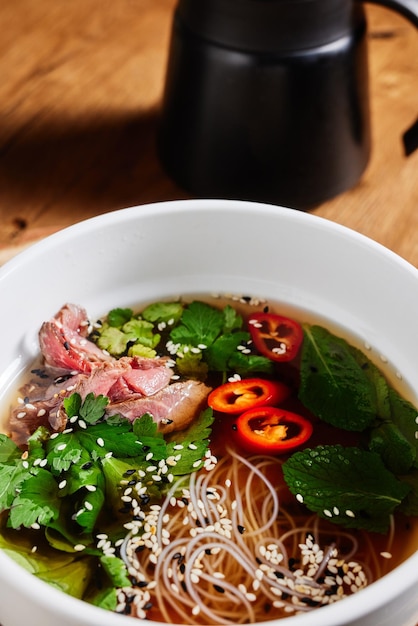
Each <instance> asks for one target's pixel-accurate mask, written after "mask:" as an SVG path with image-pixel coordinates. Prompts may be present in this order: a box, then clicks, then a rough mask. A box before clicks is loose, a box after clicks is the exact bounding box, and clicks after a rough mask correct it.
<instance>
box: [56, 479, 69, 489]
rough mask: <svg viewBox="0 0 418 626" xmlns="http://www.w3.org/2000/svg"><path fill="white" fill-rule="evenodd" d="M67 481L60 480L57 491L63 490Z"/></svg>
mask: <svg viewBox="0 0 418 626" xmlns="http://www.w3.org/2000/svg"><path fill="white" fill-rule="evenodd" d="M66 484H67V481H66V480H62V481H61V482H60V483H59V485H58V489H64V487H65V486H66Z"/></svg>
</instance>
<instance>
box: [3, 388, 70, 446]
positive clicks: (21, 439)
mask: <svg viewBox="0 0 418 626" xmlns="http://www.w3.org/2000/svg"><path fill="white" fill-rule="evenodd" d="M66 424H67V416H66V414H65V411H63V410H62V397H61V396H60V395H56V396H53V397H51V398H49V399H48V400H39V401H37V402H34V403H27V404H22V405H20V406H18V407H16V408H15V409H13V411H12V413H11V416H10V422H9V428H10V435H11V437H12V439H13V441H14V442H15V443H16V445H18V446H24V445H25V444H26V443H27V440H28V439H29V437H30V436H31V435H32V434H33V433H34V432H35V430H36V429H37V428H39V426H45V427H46V428H48V430H49V431H51V432H57V431H62V430H64V428H65V426H66Z"/></svg>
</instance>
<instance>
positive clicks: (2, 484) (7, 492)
mask: <svg viewBox="0 0 418 626" xmlns="http://www.w3.org/2000/svg"><path fill="white" fill-rule="evenodd" d="M29 475H30V474H29V472H28V470H26V469H25V468H24V467H23V466H22V464H21V463H12V464H10V465H0V509H1V510H4V509H8V508H10V506H11V505H12V503H13V500H14V498H15V496H16V494H17V493H18V490H19V488H20V485H21V484H22V482H24V480H25V479H26V478H28V476H29Z"/></svg>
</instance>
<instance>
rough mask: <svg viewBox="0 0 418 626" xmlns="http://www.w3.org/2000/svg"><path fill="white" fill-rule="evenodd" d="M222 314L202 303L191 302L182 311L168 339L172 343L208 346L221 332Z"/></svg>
mask: <svg viewBox="0 0 418 626" xmlns="http://www.w3.org/2000/svg"><path fill="white" fill-rule="evenodd" d="M223 324H224V319H223V315H222V312H221V311H219V310H218V309H215V308H214V307H212V306H210V305H209V304H205V303H204V302H199V301H194V302H191V303H190V304H189V305H188V307H187V308H185V309H184V311H183V315H182V316H181V320H180V323H179V325H178V326H176V327H175V328H173V330H172V331H171V333H170V338H171V340H172V341H173V342H174V343H179V344H182V345H191V346H198V345H199V344H204V345H206V346H210V345H211V344H212V343H213V342H214V341H215V339H216V338H217V337H218V335H219V334H220V333H221V332H222V328H223Z"/></svg>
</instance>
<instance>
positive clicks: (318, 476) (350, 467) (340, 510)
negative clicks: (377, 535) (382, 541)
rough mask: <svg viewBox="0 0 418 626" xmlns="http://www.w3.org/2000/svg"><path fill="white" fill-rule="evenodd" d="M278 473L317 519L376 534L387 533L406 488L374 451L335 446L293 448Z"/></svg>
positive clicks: (408, 488) (406, 491) (407, 490)
mask: <svg viewBox="0 0 418 626" xmlns="http://www.w3.org/2000/svg"><path fill="white" fill-rule="evenodd" d="M283 475H284V478H285V481H286V483H287V485H288V487H289V489H290V491H291V492H292V493H293V494H294V495H297V496H298V499H301V498H303V502H304V504H305V506H307V507H308V509H310V510H311V511H313V512H315V513H317V514H318V515H319V516H320V517H322V518H325V519H328V520H329V521H332V522H334V523H336V524H342V525H344V526H345V527H347V528H364V529H366V530H370V531H375V532H386V531H387V529H388V527H389V523H390V515H391V514H392V513H393V511H394V510H395V509H396V508H397V507H398V506H399V505H400V504H401V502H402V500H403V499H404V498H405V497H406V496H407V494H408V492H409V491H410V487H409V486H408V485H406V484H405V483H403V482H400V481H398V480H397V479H396V478H395V476H394V475H393V474H392V473H391V472H389V471H388V470H387V469H386V467H385V466H384V464H383V462H382V460H381V458H380V456H379V455H378V454H375V453H374V452H368V451H364V450H360V449H359V448H355V447H352V448H345V447H343V446H340V445H334V446H317V447H316V448H313V449H312V448H308V449H306V450H303V451H302V452H296V453H295V454H293V455H292V456H291V457H290V458H289V459H288V460H287V461H286V462H285V463H284V465H283Z"/></svg>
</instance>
